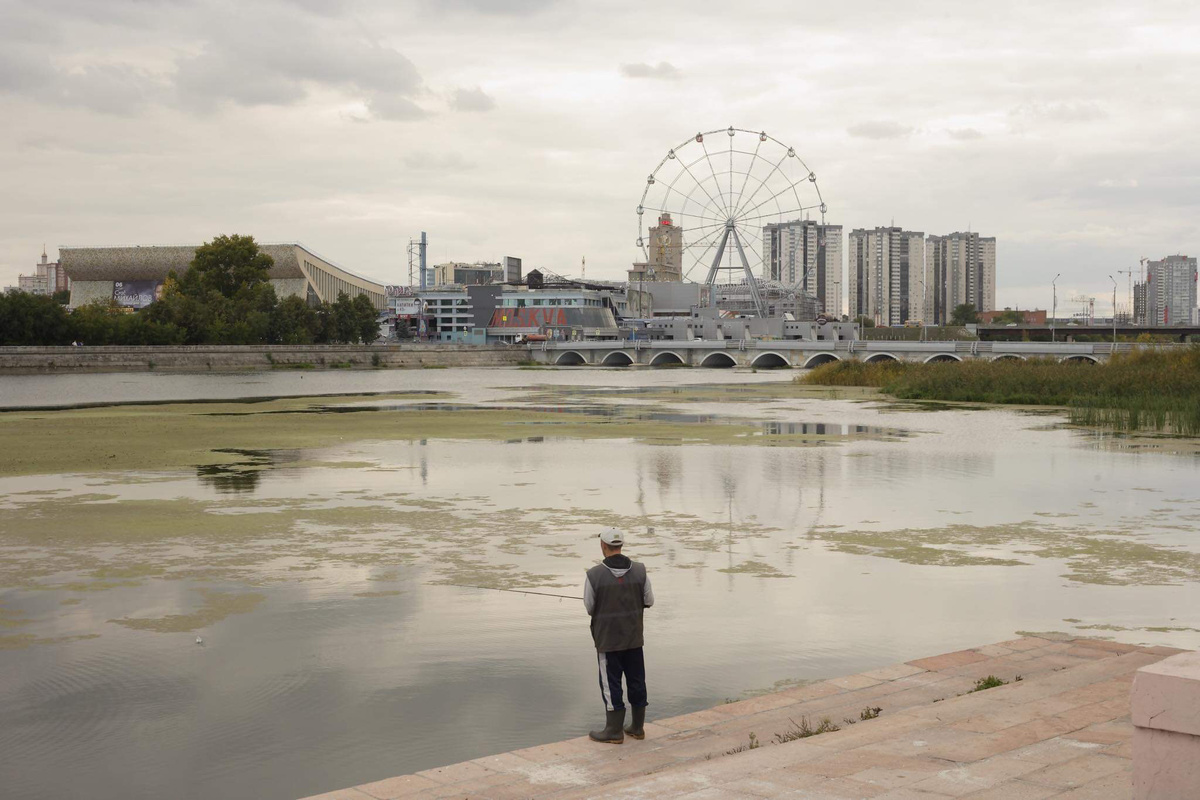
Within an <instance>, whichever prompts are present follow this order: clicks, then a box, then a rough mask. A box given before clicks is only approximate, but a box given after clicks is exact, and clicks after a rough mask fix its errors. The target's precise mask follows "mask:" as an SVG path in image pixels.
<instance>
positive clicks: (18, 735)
mask: <svg viewBox="0 0 1200 800" xmlns="http://www.w3.org/2000/svg"><path fill="white" fill-rule="evenodd" d="M496 374H497V373H488V376H487V380H484V379H482V378H478V377H475V376H474V374H473V373H471V374H469V376H468V378H466V379H465V380H467V381H474V382H475V384H474V385H475V386H476V388H477V389H478V391H477V392H476V393H475V394H472V395H470V396H467V397H465V398H464V402H462V403H457V404H454V405H455V406H456V407H457V408H459V409H461V410H468V409H476V408H489V407H495V406H488V405H486V403H487V402H490V401H489V398H494V397H495V395H488V394H487V392H486V391H485V388H479V387H486V386H488V385H490V383H489V382H495V381H496V380H497V379H496V378H495V375H496ZM409 375H411V373H409ZM659 375H661V374H659ZM404 377H405V378H408V375H405V376H404ZM416 377H418V378H420V379H422V380H423V379H424V376H416ZM516 377H521V376H520V375H517V376H516ZM635 377H637V376H635ZM746 377H752V378H756V376H746ZM372 379H373V378H372ZM438 379H439V380H441V379H442V376H441V375H440V374H438ZM570 379H571V380H585V379H587V375H586V374H585V373H573V374H572V377H571V378H570ZM591 379H592V380H603V381H605V382H610V381H613V380H616V379H617V378H614V376H613V374H612V373H604V374H602V375H598V376H593V377H592V378H591ZM620 379H622V380H623V379H624V377H622V378H620ZM646 379H648V380H658V379H659V377H657V376H650V377H648V378H646ZM663 379H664V380H665V379H666V378H663ZM680 379H681V376H680V375H679V374H676V375H674V376H671V377H670V380H680ZM705 379H706V381H709V382H711V380H712V378H711V377H710V376H707V375H706V376H705ZM595 389H596V392H597V393H599V392H600V391H602V389H601V388H600V387H595ZM679 391H680V393H681V394H682V393H686V392H691V390H690V389H687V388H682V387H681V388H680V389H679ZM626 393H629V394H636V393H634V392H626ZM689 396H692V395H690V394H689ZM393 405H402V404H395V403H393ZM426 405H428V404H426ZM434 405H435V406H436V407H439V408H440V407H443V406H442V404H434ZM601 405H602V404H600V403H598V402H596V401H594V400H593V401H590V402H589V403H588V404H586V406H585V407H584V408H582V409H581V408H580V407H579V406H570V405H569V404H566V403H563V404H558V403H544V402H539V403H537V404H533V405H529V406H521V405H519V404H514V403H512V402H511V401H509V400H506V401H505V402H503V403H502V404H501V406H498V407H504V408H520V409H523V410H531V409H537V410H538V411H539V412H540V413H546V414H553V415H555V416H556V417H561V418H564V419H565V418H568V417H567V415H570V414H579V413H595V412H594V411H593V410H589V408H591V409H594V408H596V407H598V406H601ZM404 407H410V406H404ZM687 408H688V413H677V412H676V411H674V410H672V409H670V408H669V407H666V406H664V405H661V404H657V405H654V406H652V407H649V408H646V407H642V408H636V407H635V408H632V409H630V410H628V411H621V412H617V411H605V412H604V413H608V414H610V415H611V416H614V417H615V416H619V415H620V414H638V415H641V416H640V417H639V418H640V419H644V420H650V421H665V422H669V423H671V424H694V425H707V424H723V422H724V420H725V419H726V418H725V417H723V416H722V413H723V409H722V407H721V405H720V403H719V402H715V403H712V404H709V405H694V406H688V407H687ZM560 409H561V410H560ZM568 409H570V410H568ZM738 411H739V413H740V414H741V415H742V417H743V418H744V419H745V420H750V421H752V422H753V424H754V426H755V429H756V430H758V431H761V432H762V434H761V435H762V436H765V437H769V436H816V437H831V438H833V439H835V440H836V442H837V444H836V446H829V447H813V448H790V447H789V448H783V447H754V446H738V447H732V446H690V447H679V446H671V445H664V444H642V443H637V442H633V441H629V440H595V441H578V440H571V439H567V438H563V437H554V436H545V435H538V436H526V437H514V438H511V439H508V440H500V441H453V440H444V439H426V440H414V441H367V442H354V443H347V444H345V445H344V446H340V447H337V448H331V449H328V450H324V451H320V452H312V451H308V452H298V451H287V452H282V451H248V450H231V451H227V452H226V453H225V455H226V456H228V457H229V459H230V461H231V462H232V463H231V464H228V465H222V466H204V467H197V468H196V469H195V470H194V472H193V471H192V470H188V471H187V472H181V473H179V474H174V475H170V476H166V477H167V478H170V480H161V479H162V478H163V477H164V476H162V475H155V476H145V475H135V474H125V475H118V474H114V475H108V476H105V478H104V479H103V480H101V479H98V478H97V477H96V476H76V475H63V476H39V477H38V478H37V480H36V483H37V484H38V488H41V489H53V490H55V491H56V492H57V493H56V494H52V495H47V494H44V493H43V494H39V495H36V496H35V495H26V494H22V493H23V492H27V491H29V490H30V488H31V482H30V479H27V478H21V479H15V478H14V479H0V497H3V498H4V501H5V502H4V504H3V505H2V506H0V515H2V516H0V531H2V532H3V537H0V570H3V572H0V574H3V575H4V576H5V579H6V582H5V583H3V584H0V592H2V594H0V602H2V606H0V611H2V612H3V613H4V614H5V615H6V616H4V617H3V618H0V619H3V620H11V619H16V618H20V619H22V620H29V622H28V623H27V624H22V625H21V626H20V627H18V628H16V629H15V630H16V631H17V632H18V633H20V632H29V633H30V634H31V635H33V636H35V637H38V638H39V639H40V640H42V641H43V642H45V643H43V644H36V645H32V646H25V645H20V646H14V647H13V648H12V649H8V650H5V651H4V665H5V679H4V680H3V681H0V752H3V753H5V755H6V756H7V758H4V759H0V786H3V787H5V788H4V791H3V792H0V794H3V793H6V794H11V795H13V796H18V797H33V798H39V797H46V798H50V797H55V798H57V797H69V796H81V795H86V796H89V797H96V798H101V800H107V799H108V798H125V797H130V796H182V797H189V796H190V797H204V798H223V797H229V798H235V797H239V798H240V797H247V796H253V797H263V798H268V799H270V798H281V799H282V798H293V797H297V796H302V795H307V794H312V793H316V792H321V791H328V790H333V789H336V788H339V787H344V786H348V785H352V784H356V783H361V782H365V781H370V780H376V779H382V778H385V777H388V776H390V775H395V774H399V773H403V772H410V771H415V770H420V769H425V768H428V767H433V766H437V765H439V764H444V763H450V762H455V761H459V760H463V759H468V758H474V757H479V756H483V755H486V754H489V753H493V752H496V751H498V750H508V749H512V748H516V747H521V746H525V745H532V744H537V743H541V742H547V741H554V740H558V739H562V738H566V737H569V736H575V735H579V734H581V733H582V732H583V731H585V730H587V728H588V726H589V724H591V723H592V722H594V717H595V714H596V711H597V705H598V700H597V698H596V697H595V696H594V694H595V689H594V686H595V679H594V674H593V673H594V669H595V662H594V657H593V654H592V652H591V649H590V639H589V636H588V631H587V625H586V617H585V615H584V614H583V612H582V609H581V608H580V606H579V604H578V603H575V602H572V601H568V600H561V601H560V600H558V599H553V598H544V597H535V596H522V595H509V594H505V593H503V592H490V591H480V590H467V589H461V588H456V587H455V586H451V585H444V584H451V583H455V584H467V583H478V584H482V583H485V582H487V581H494V582H496V585H505V584H510V583H513V582H519V585H524V586H530V587H538V588H544V589H546V590H547V591H557V592H560V593H563V594H570V593H572V592H573V591H574V590H575V589H576V588H577V586H578V584H579V581H580V579H581V573H582V570H583V568H585V567H586V566H589V565H590V564H591V563H593V562H594V560H595V558H596V552H595V551H596V544H595V541H596V540H595V535H596V532H597V530H598V529H599V528H600V527H603V526H605V525H609V524H616V525H620V526H623V527H625V528H626V529H627V530H628V531H630V532H631V534H630V545H629V549H630V552H631V555H633V556H634V557H635V558H639V559H644V560H645V561H646V562H647V564H648V566H649V568H650V570H651V572H652V575H653V576H654V581H655V588H656V592H657V594H658V603H657V604H656V606H655V609H654V610H653V613H652V614H650V615H648V617H647V631H648V649H647V658H648V661H649V668H650V671H651V675H652V676H653V683H652V688H651V691H652V697H651V702H652V707H651V712H650V719H651V720H653V719H654V718H657V717H660V716H668V715H671V714H676V713H685V712H688V711H695V710H698V709H700V708H705V707H709V706H712V705H715V704H717V703H720V702H721V701H722V700H723V699H724V698H726V697H735V696H738V695H739V694H740V693H741V692H743V691H746V690H751V689H759V688H765V687H770V686H771V685H772V684H774V683H775V682H776V681H778V680H781V679H787V678H818V677H828V676H833V675H840V674H846V673H850V672H855V671H859V670H863V669H870V668H872V667H875V666H880V665H882V664H887V663H891V662H895V661H902V660H907V659H911V658H919V657H922V656H927V655H930V654H933V653H939V652H946V651H949V650H954V649H957V648H960V647H966V646H972V645H978V644H980V643H983V642H989V641H998V640H1001V639H1004V638H1010V637H1011V636H1012V635H1013V633H1014V631H1016V630H1021V629H1026V630H1068V631H1075V632H1081V631H1077V630H1075V629H1074V628H1072V627H1071V626H1072V625H1074V624H1076V623H1070V622H1067V621H1066V620H1068V619H1074V620H1080V621H1081V622H1079V623H1078V624H1079V625H1087V624H1106V623H1107V624H1115V625H1118V626H1121V627H1124V628H1126V629H1127V630H1122V631H1112V632H1108V633H1106V635H1113V636H1114V637H1116V638H1120V639H1123V640H1134V641H1151V642H1155V643H1172V644H1177V645H1181V646H1194V645H1196V644H1200V634H1196V633H1190V632H1188V631H1186V630H1183V631H1181V630H1172V631H1170V632H1162V631H1159V632H1155V631H1151V630H1147V629H1148V628H1152V627H1171V628H1172V629H1178V628H1187V629H1200V610H1198V609H1200V592H1198V589H1197V586H1198V583H1197V582H1196V581H1195V580H1193V579H1192V578H1191V577H1189V575H1190V573H1187V572H1186V571H1183V567H1186V566H1187V564H1188V563H1189V562H1188V561H1187V559H1188V558H1189V557H1190V556H1189V554H1190V555H1195V553H1196V551H1200V543H1197V541H1196V538H1195V536H1194V535H1192V534H1193V531H1194V529H1195V522H1196V519H1197V518H1200V503H1197V502H1195V501H1196V498H1195V492H1194V486H1195V481H1196V478H1197V476H1198V475H1200V466H1198V465H1197V464H1196V462H1195V461H1192V460H1188V459H1172V458H1169V457H1162V456H1153V455H1128V454H1121V453H1105V452H1097V451H1095V450H1093V449H1091V448H1090V446H1088V445H1087V444H1086V443H1081V441H1080V440H1078V439H1077V438H1076V437H1075V436H1074V435H1073V434H1072V433H1070V432H1068V431H1061V430H1032V429H1030V428H1029V427H1028V426H1027V424H1026V423H1027V422H1028V420H1026V419H1025V418H1023V417H1021V416H1020V415H1018V414H1013V413H1009V412H1003V411H1002V412H995V413H987V414H985V413H980V412H973V413H971V414H959V413H957V412H954V411H949V412H945V413H943V414H921V415H919V416H918V415H915V414H913V415H906V414H904V413H894V414H887V415H884V414H881V413H879V412H877V411H875V410H872V409H870V408H867V407H864V406H861V405H856V404H852V403H848V402H816V401H806V402H805V403H804V404H803V405H797V406H796V407H794V408H781V407H780V406H779V405H778V404H774V405H771V404H766V403H763V404H761V405H759V406H753V405H743V406H739V407H738ZM766 416H771V417H773V418H774V419H772V420H770V421H764V419H763V418H764V417H766ZM311 421H312V419H311V417H310V418H307V419H300V420H298V422H297V424H300V425H303V424H305V423H306V422H311ZM893 426H894V427H893ZM527 430H528V429H527ZM900 430H916V431H920V432H919V433H915V434H913V435H911V436H907V437H904V438H900V437H899V436H898V435H897V432H898V431H900ZM381 435H382V434H381ZM338 465H340V466H338ZM347 465H349V466H347ZM1097 476H1102V478H1103V480H1102V481H1100V482H1098V481H1097V480H1096V478H1097ZM151 478H154V480H151ZM1098 486H1099V487H1102V488H1103V489H1104V491H1103V492H1098V491H1095V490H1096V489H1097V488H1098ZM1135 488H1143V489H1149V488H1154V489H1159V490H1161V491H1160V492H1158V493H1151V492H1145V491H1134V489H1135ZM214 495H216V496H215V497H214ZM251 497H252V499H247V498H251ZM947 512H953V516H950V517H947V516H946V513H947ZM154 515H157V516H154ZM147 519H153V520H155V521H156V522H155V531H157V530H158V529H159V528H161V529H162V530H163V531H165V532H164V533H161V534H158V533H155V534H153V535H150V534H147V535H144V536H143V535H139V536H138V537H131V536H128V535H127V533H126V532H127V531H135V530H142V531H144V530H145V528H146V525H145V524H143V525H142V526H141V528H139V527H138V525H137V523H139V522H142V523H145V522H146V520H147ZM163 520H169V521H171V522H177V523H178V524H179V531H180V532H179V533H178V534H177V535H176V534H174V533H172V532H171V530H170V526H169V524H166V523H164V522H163ZM948 520H949V522H948ZM89 521H92V522H94V523H95V525H94V528H91V527H88V525H87V522H89ZM50 526H53V532H54V534H55V537H56V541H54V542H49V543H48V542H47V541H46V538H47V537H46V536H45V531H46V530H47V529H49V527H50ZM60 526H62V527H60ZM1005 526H1008V528H1005ZM1022 526H1027V527H1026V528H1022ZM63 527H74V528H76V529H84V528H87V534H88V536H87V537H86V538H85V537H75V538H71V539H66V538H65V537H66V534H65V533H64V532H63ZM1010 529H1011V530H1015V531H1017V532H1016V533H1014V534H1012V537H1011V538H1004V536H1008V534H1007V533H1006V531H1007V530H1010ZM997 530H998V531H999V532H1000V533H999V534H997V533H996V531H997ZM1023 530H1027V531H1028V535H1029V536H1030V537H1034V536H1041V537H1042V538H1036V539H1033V538H1031V540H1030V541H1029V542H1027V543H1021V542H1020V536H1022V535H1024V534H1023V533H1022V532H1021V531H1023ZM1047 531H1049V532H1050V533H1049V534H1047V533H1046V532H1047ZM1133 533H1136V534H1137V536H1136V539H1134V538H1133V537H1132V534H1133ZM1001 534H1003V535H1001ZM1051 535H1053V536H1055V537H1058V538H1056V539H1053V540H1052V539H1050V538H1049V537H1050V536H1051ZM1094 541H1103V542H1104V546H1103V547H1098V546H1097V547H1095V548H1094V549H1089V548H1092V547H1093V544H1092V543H1093V542H1094ZM1122 541H1132V542H1133V544H1134V545H1136V546H1137V547H1138V548H1140V550H1139V551H1138V552H1139V553H1140V556H1139V557H1145V558H1147V560H1148V561H1149V562H1152V563H1151V567H1153V566H1155V564H1157V563H1159V562H1154V557H1155V555H1156V554H1157V553H1159V552H1160V551H1162V552H1166V553H1167V554H1168V555H1169V556H1170V559H1171V560H1170V561H1169V562H1168V561H1163V562H1161V563H1163V564H1167V565H1168V566H1171V567H1172V568H1173V569H1175V570H1176V571H1174V572H1165V571H1164V572H1162V573H1153V572H1150V573H1147V575H1148V577H1147V578H1144V579H1139V580H1140V582H1138V581H1133V582H1130V583H1128V584H1120V583H1116V584H1108V585H1104V584H1101V583H1094V582H1089V580H1087V579H1078V578H1069V577H1064V575H1065V574H1066V573H1067V572H1068V571H1072V570H1073V571H1075V572H1080V573H1081V574H1083V575H1084V576H1085V578H1086V577H1087V576H1089V575H1093V574H1095V573H1089V572H1087V570H1080V568H1079V565H1080V564H1083V565H1084V566H1086V565H1087V564H1093V565H1095V564H1099V565H1101V566H1102V567H1104V568H1105V569H1108V568H1109V567H1111V568H1112V570H1111V572H1112V574H1113V575H1119V573H1120V568H1121V567H1122V566H1127V565H1125V564H1123V563H1122V562H1121V558H1120V556H1119V555H1114V554H1115V553H1117V552H1118V551H1117V550H1116V549H1115V548H1116V547H1117V546H1118V545H1119V544H1120V543H1121V542H1122ZM1047 542H1051V543H1052V544H1053V549H1054V552H1052V553H1047V552H1045V551H1047V550H1048V549H1050V548H1048V547H1047ZM1156 548H1157V549H1156ZM999 551H1006V552H1005V553H1004V555H1005V556H1006V557H1013V558H1014V559H1015V560H1018V561H1019V563H1018V564H1014V565H1008V566H1002V565H997V564H994V563H987V564H978V563H973V564H967V565H961V564H958V565H954V566H946V565H944V563H943V562H940V561H937V560H933V559H930V558H928V556H929V553H930V552H933V553H937V552H950V553H966V554H968V555H972V556H976V557H978V556H980V555H981V554H982V555H995V554H996V553H997V552H999ZM1068 561H1069V562H1070V564H1069V565H1068V564H1067V562H1068ZM31 564H32V565H33V566H29V565H31ZM1179 565H1183V567H1180V566H1179ZM34 586H36V587H37V588H32V587H34ZM199 588H206V589H210V590H216V591H229V592H248V591H253V592H260V593H262V594H264V595H265V596H266V599H265V601H263V602H262V603H261V604H260V605H258V606H257V607H256V608H255V610H254V611H252V612H250V613H243V614H231V615H229V616H226V617H223V618H220V619H213V620H210V621H208V622H206V623H205V624H204V626H203V628H202V629H200V630H198V631H197V632H202V633H203V636H204V638H205V640H206V646H205V647H203V648H198V647H196V646H195V645H194V643H193V640H194V636H195V635H196V633H197V632H191V631H189V632H186V633H185V632H180V633H157V632H152V631H148V630H132V629H129V628H126V627H123V626H121V625H117V624H113V623H110V622H108V620H117V619H124V618H144V619H170V618H172V617H176V616H186V615H194V614H196V613H197V609H198V607H199V604H198V603H197V600H196V596H197V592H196V590H197V589H199ZM85 589H89V590H87V591H85ZM980 609H985V612H981V611H980ZM10 612H11V613H10ZM9 633H10V631H9V630H8V629H5V628H0V636H3V635H8V634H9ZM83 635H97V636H98V638H94V639H86V640H84V639H77V640H67V639H66V638H65V637H73V636H83ZM54 640H57V643H53V644H52V643H49V642H50V641H54ZM498 731H503V732H504V733H503V735H502V736H501V737H500V738H497V736H498V734H497V732H498Z"/></svg>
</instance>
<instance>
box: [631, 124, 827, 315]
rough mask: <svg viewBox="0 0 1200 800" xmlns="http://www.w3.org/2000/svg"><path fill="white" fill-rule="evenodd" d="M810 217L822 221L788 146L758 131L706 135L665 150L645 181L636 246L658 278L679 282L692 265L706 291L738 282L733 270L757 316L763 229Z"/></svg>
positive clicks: (813, 183)
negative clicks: (703, 275)
mask: <svg viewBox="0 0 1200 800" xmlns="http://www.w3.org/2000/svg"><path fill="white" fill-rule="evenodd" d="M722 134H724V135H722ZM814 211H816V212H819V214H820V215H821V222H822V223H823V222H824V221H825V202H824V201H823V200H822V199H821V190H820V188H819V187H818V186H817V176H816V175H815V174H814V173H813V172H812V170H810V169H809V168H808V166H807V165H806V164H805V163H804V162H803V161H802V160H801V159H800V157H799V156H797V155H796V151H795V150H794V149H793V148H791V147H788V146H787V145H785V144H783V143H782V142H780V141H779V140H778V139H775V138H774V137H772V136H768V135H767V134H766V133H765V132H760V131H750V130H744V129H742V128H733V127H730V128H727V129H725V130H715V131H707V132H704V133H697V134H696V135H695V136H693V137H691V138H689V139H687V140H686V141H684V142H683V143H682V144H679V145H676V146H675V147H674V148H672V149H671V150H668V151H667V154H666V156H664V157H663V160H662V161H660V162H659V163H658V166H657V167H655V168H654V171H653V172H651V173H650V176H649V177H648V178H647V179H646V189H645V191H643V192H642V200H641V203H639V204H638V207H637V214H638V240H637V245H638V247H639V248H640V249H641V250H642V253H643V255H644V256H645V259H646V262H647V265H648V269H649V270H650V271H654V272H657V273H658V274H659V275H660V277H661V276H663V275H668V274H672V273H675V272H679V273H680V277H687V276H688V275H690V273H691V272H692V271H693V270H694V269H695V268H696V267H697V266H699V267H701V269H702V270H705V271H706V272H707V277H706V278H705V281H704V282H705V283H706V284H709V285H712V284H717V283H735V282H740V281H739V280H738V276H737V272H738V271H741V272H742V273H743V274H744V281H745V283H746V284H747V286H748V287H749V288H750V291H751V293H752V294H753V297H754V305H755V308H756V309H757V310H758V313H759V314H760V315H762V314H765V304H764V302H763V299H762V293H761V291H760V288H759V286H758V282H757V281H756V280H755V272H756V268H761V266H762V264H763V256H764V253H763V251H762V248H763V233H764V229H765V228H766V226H767V225H769V224H772V223H781V222H787V221H792V220H799V219H803V218H805V217H806V216H808V215H809V214H811V212H814ZM721 274H725V276H726V279H725V280H718V276H719V275H721ZM759 274H762V272H761V270H760V271H759ZM678 279H680V278H676V280H678Z"/></svg>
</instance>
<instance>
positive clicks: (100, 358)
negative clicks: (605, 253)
mask: <svg viewBox="0 0 1200 800" xmlns="http://www.w3.org/2000/svg"><path fill="white" fill-rule="evenodd" d="M528 358H529V354H528V352H527V351H526V349H525V348H524V347H517V346H507V345H486V346H485V345H458V344H397V345H195V346H179V347H117V346H114V347H0V375H31V374H39V373H80V372H146V371H149V370H161V371H174V372H248V371H258V370H264V369H283V370H321V369H406V368H407V369H414V368H415V369H420V368H438V367H503V366H515V365H518V364H521V363H523V362H524V361H525V360H527V359H528Z"/></svg>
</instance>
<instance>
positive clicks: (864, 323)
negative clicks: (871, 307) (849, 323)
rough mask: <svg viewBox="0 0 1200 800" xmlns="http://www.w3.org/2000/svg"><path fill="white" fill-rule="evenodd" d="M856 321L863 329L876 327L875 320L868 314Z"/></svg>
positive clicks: (857, 318)
mask: <svg viewBox="0 0 1200 800" xmlns="http://www.w3.org/2000/svg"><path fill="white" fill-rule="evenodd" d="M854 321H855V322H857V323H858V324H859V326H860V327H863V328H874V327H875V320H873V319H871V318H870V317H868V316H867V315H866V314H863V315H862V316H860V317H856V318H855V320H854Z"/></svg>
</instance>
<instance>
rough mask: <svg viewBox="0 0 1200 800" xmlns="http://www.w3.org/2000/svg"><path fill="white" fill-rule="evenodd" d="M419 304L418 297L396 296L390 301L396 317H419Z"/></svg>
mask: <svg viewBox="0 0 1200 800" xmlns="http://www.w3.org/2000/svg"><path fill="white" fill-rule="evenodd" d="M421 305H422V303H421V301H420V299H418V298H416V297H396V298H393V299H392V301H391V306H392V308H393V309H394V310H395V312H396V316H397V317H419V316H420V315H421Z"/></svg>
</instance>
